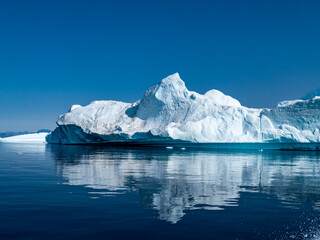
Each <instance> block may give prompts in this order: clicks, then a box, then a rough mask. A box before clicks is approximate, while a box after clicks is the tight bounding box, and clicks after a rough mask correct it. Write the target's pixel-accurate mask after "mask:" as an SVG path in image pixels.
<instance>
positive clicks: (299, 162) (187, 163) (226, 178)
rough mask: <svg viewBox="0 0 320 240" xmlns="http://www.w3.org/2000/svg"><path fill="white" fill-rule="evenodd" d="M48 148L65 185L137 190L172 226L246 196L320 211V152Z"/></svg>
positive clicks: (105, 191) (96, 190)
mask: <svg viewBox="0 0 320 240" xmlns="http://www.w3.org/2000/svg"><path fill="white" fill-rule="evenodd" d="M47 148H48V150H49V151H50V152H51V153H52V156H53V157H54V159H55V161H56V167H57V173H58V174H59V175H61V176H63V177H64V178H65V179H66V181H67V184H70V185H81V186H85V187H88V188H91V189H94V190H92V191H91V192H92V193H93V194H97V193H101V194H106V195H108V194H113V193H114V194H118V193H125V192H127V191H138V192H139V194H140V195H141V199H142V200H141V201H142V202H143V204H145V205H146V206H148V207H151V208H153V209H156V210H157V212H158V216H159V219H161V220H165V221H168V222H171V223H176V222H178V221H179V220H180V219H181V218H182V217H183V215H184V214H185V212H186V210H193V209H206V210H223V209H224V208H225V207H228V206H238V200H239V199H240V198H241V193H244V192H262V193H266V194H272V195H276V196H277V197H278V198H279V199H280V200H281V201H282V202H284V203H288V202H289V203H290V206H291V205H293V204H294V203H295V202H299V201H310V202H312V204H313V208H315V209H317V208H319V206H320V197H319V195H318V194H313V193H319V191H320V184H319V172H320V167H319V155H318V154H317V153H312V152H310V153H306V152H304V153H303V155H302V154H299V153H296V152H262V153H261V152H217V151H216V152H212V151H211V152H210V151H206V152H204V151H193V152H189V151H170V150H152V149H147V150H146V149H122V148H114V149H112V148H103V147H92V146H64V145H48V146H47ZM297 182H299V184H296V183H297ZM100 191H101V192H100ZM288 206H289V205H288Z"/></svg>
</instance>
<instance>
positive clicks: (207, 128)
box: [46, 73, 320, 145]
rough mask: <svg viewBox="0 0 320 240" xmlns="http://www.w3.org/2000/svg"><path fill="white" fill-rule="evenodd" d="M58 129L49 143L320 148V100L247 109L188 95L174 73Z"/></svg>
mask: <svg viewBox="0 0 320 240" xmlns="http://www.w3.org/2000/svg"><path fill="white" fill-rule="evenodd" d="M57 125H58V126H57V128H56V129H55V130H54V131H53V132H51V133H50V134H49V135H48V136H47V137H46V140H47V142H48V143H58V144H90V143H91V144H92V143H94V144H96V143H100V144H111V143H126V144H130V143H139V144H140V143H142V144H143V143H165V144H168V143H181V144H182V145H183V144H188V143H192V144H195V143H196V144H200V143H202V144H208V143H216V144H217V143H218V144H222V143H319V142H320V131H319V128H320V97H318V96H314V97H312V98H310V99H305V100H293V101H284V102H281V103H279V104H278V106H277V107H275V108H273V109H266V108H260V109H256V108H248V107H245V106H242V105H241V104H240V102H239V101H238V100H236V99H234V98H232V97H230V96H228V95H225V94H223V93H222V92H220V91H218V90H210V91H208V92H207V93H205V94H199V93H196V92H194V91H189V90H188V89H187V88H186V86H185V83H184V81H182V80H181V78H180V76H179V74H178V73H175V74H173V75H170V76H168V77H167V78H165V79H163V80H162V81H161V82H160V83H159V84H157V85H156V86H154V87H151V88H149V89H148V90H147V91H146V92H145V94H144V96H143V97H142V99H141V100H139V101H136V102H134V103H125V102H120V101H94V102H92V103H90V104H89V105H87V106H80V105H74V106H72V107H71V108H70V110H69V112H67V113H65V114H63V115H61V116H60V117H59V119H58V121H57Z"/></svg>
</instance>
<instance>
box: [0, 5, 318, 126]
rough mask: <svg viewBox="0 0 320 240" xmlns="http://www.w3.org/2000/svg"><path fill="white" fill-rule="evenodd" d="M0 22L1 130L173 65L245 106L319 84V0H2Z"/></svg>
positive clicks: (151, 80)
mask: <svg viewBox="0 0 320 240" xmlns="http://www.w3.org/2000/svg"><path fill="white" fill-rule="evenodd" d="M0 30H1V35H0V84H1V86H0V131H10V130H37V129H40V128H50V129H53V128H54V127H55V121H56V119H57V117H58V115H59V114H62V113H64V112H66V111H67V110H68V109H69V107H70V106H71V105H72V104H82V105H86V104H88V103H90V102H91V101H93V100H102V99H104V100H108V99H115V100H122V101H130V102H131V101H135V100H137V99H139V98H140V97H141V96H142V95H143V93H144V91H145V90H146V89H147V88H148V87H150V86H153V85H155V84H157V83H158V82H159V81H160V80H161V79H162V78H164V77H166V76H167V75H169V74H172V73H175V72H179V73H180V76H181V78H182V79H183V80H184V81H185V82H186V85H187V87H188V88H189V89H190V90H195V91H197V92H200V93H204V92H206V91H207V90H209V89H219V90H221V91H223V92H224V93H226V94H229V95H231V96H233V97H235V98H237V99H238V100H239V101H240V102H241V104H242V105H245V106H250V107H273V106H275V105H276V104H277V102H278V101H281V100H285V99H295V98H299V97H301V96H303V95H305V93H306V92H308V91H311V90H313V89H314V88H316V87H319V86H320V81H319V80H320V1H241V0H237V1H187V0H183V1H174V0H171V1H163V0H162V1H156V0H152V1H134V0H130V1H119V0H118V1H94V0H90V1H62V0H61V1H50V0H45V1H43V0H40V1H32V0H30V1H24V0H21V1H15V0H7V1H5V0H3V1H1V2H0Z"/></svg>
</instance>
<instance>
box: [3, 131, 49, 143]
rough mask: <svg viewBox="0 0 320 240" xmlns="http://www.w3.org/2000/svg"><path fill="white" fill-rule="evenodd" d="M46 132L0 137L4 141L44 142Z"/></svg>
mask: <svg viewBox="0 0 320 240" xmlns="http://www.w3.org/2000/svg"><path fill="white" fill-rule="evenodd" d="M47 135H48V133H47V132H39V133H30V134H22V135H16V136H12V137H6V138H0V142H4V143H46V136H47Z"/></svg>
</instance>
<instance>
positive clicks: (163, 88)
mask: <svg viewBox="0 0 320 240" xmlns="http://www.w3.org/2000/svg"><path fill="white" fill-rule="evenodd" d="M187 96H188V89H187V88H186V85H185V83H184V81H182V79H181V78H180V76H179V74H178V73H175V74H172V75H170V76H168V77H166V78H164V79H162V81H161V82H160V83H158V84H157V85H156V86H154V87H151V88H149V89H148V90H147V91H146V93H145V94H144V97H143V98H142V100H144V99H145V98H155V99H157V100H159V101H162V102H164V103H170V102H173V101H176V100H182V99H185V98H186V97H187Z"/></svg>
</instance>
